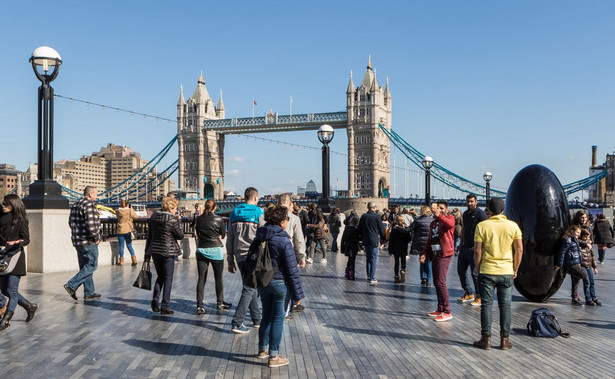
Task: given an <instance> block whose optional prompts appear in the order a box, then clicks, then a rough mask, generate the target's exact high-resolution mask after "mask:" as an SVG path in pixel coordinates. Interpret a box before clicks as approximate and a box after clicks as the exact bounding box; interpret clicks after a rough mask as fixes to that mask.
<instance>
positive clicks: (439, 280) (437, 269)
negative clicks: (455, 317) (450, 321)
mask: <svg viewBox="0 0 615 379" xmlns="http://www.w3.org/2000/svg"><path fill="white" fill-rule="evenodd" d="M451 259H453V256H452V255H451V256H450V257H443V256H441V255H434V256H433V261H432V264H433V285H434V287H436V295H437V296H438V312H444V313H451V307H450V304H449V301H448V287H447V286H446V276H447V275H448V266H449V265H450V264H451Z"/></svg>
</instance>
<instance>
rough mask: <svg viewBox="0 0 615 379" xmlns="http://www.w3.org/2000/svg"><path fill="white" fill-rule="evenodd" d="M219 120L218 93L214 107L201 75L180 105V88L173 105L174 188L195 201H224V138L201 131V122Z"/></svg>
mask: <svg viewBox="0 0 615 379" xmlns="http://www.w3.org/2000/svg"><path fill="white" fill-rule="evenodd" d="M223 118H224V103H223V102H222V91H220V101H219V102H218V106H217V107H215V105H214V101H213V100H212V99H211V97H210V96H209V93H208V92H207V87H206V86H205V80H204V79H203V72H201V75H200V76H199V80H198V83H197V85H196V88H195V89H194V93H193V94H192V96H191V97H190V98H189V99H188V101H184V92H183V88H180V93H179V101H178V102H177V136H178V138H177V141H178V150H179V154H178V159H179V162H178V163H179V175H178V187H179V188H180V189H182V190H185V191H198V193H199V198H206V199H207V198H215V199H223V198H224V163H223V162H224V134H219V133H216V132H215V131H203V122H204V121H205V120H217V119H223Z"/></svg>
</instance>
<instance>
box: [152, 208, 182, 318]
mask: <svg viewBox="0 0 615 379" xmlns="http://www.w3.org/2000/svg"><path fill="white" fill-rule="evenodd" d="M177 203H178V201H177V199H175V198H171V197H165V198H163V199H162V210H160V211H158V212H156V213H154V214H153V215H152V217H150V219H149V228H148V230H147V241H146V242H145V261H147V262H149V260H150V259H152V258H153V259H154V266H155V267H156V274H157V275H158V277H157V278H156V284H155V285H154V294H153V298H152V311H154V312H160V314H162V315H172V314H173V311H172V310H171V309H170V308H169V302H170V301H171V288H172V287H173V271H174V270H175V257H178V256H179V255H181V249H180V248H179V245H178V244H177V240H181V239H183V238H184V232H183V230H182V228H181V222H180V216H176V213H177ZM160 292H162V303H160V307H159V306H158V300H159V298H160Z"/></svg>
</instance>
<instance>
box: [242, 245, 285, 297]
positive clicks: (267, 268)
mask: <svg viewBox="0 0 615 379" xmlns="http://www.w3.org/2000/svg"><path fill="white" fill-rule="evenodd" d="M277 271H278V270H277V269H275V268H274V267H273V263H272V262H271V255H270V254H269V241H262V242H258V241H253V242H252V244H250V250H248V256H247V257H246V270H245V272H244V275H243V284H244V285H245V286H246V287H250V288H263V287H267V286H268V285H269V283H271V280H273V276H274V275H275V273H276V272H277Z"/></svg>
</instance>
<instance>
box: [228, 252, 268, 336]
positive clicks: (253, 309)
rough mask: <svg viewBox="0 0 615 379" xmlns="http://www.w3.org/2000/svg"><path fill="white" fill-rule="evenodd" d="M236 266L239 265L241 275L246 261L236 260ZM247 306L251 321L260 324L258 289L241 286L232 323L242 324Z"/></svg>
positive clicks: (244, 269)
mask: <svg viewBox="0 0 615 379" xmlns="http://www.w3.org/2000/svg"><path fill="white" fill-rule="evenodd" d="M237 266H239V272H241V275H242V277H243V275H244V274H245V271H246V263H245V262H238V263H237ZM248 308H250V316H251V317H252V322H253V323H254V324H260V322H261V318H262V317H263V314H262V312H261V310H260V306H259V301H258V291H257V289H256V288H250V287H246V286H243V288H242V290H241V297H240V298H239V302H238V303H237V309H235V315H234V316H233V321H232V324H233V325H241V324H243V320H244V319H245V318H246V311H247V310H248Z"/></svg>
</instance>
